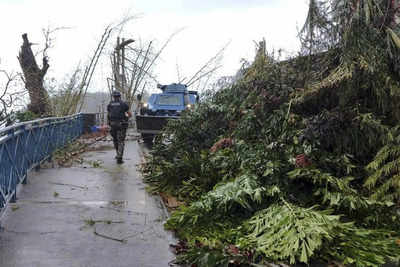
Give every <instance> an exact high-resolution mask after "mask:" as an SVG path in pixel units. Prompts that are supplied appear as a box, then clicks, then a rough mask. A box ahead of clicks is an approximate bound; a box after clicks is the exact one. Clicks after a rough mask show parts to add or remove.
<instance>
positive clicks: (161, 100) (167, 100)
mask: <svg viewBox="0 0 400 267" xmlns="http://www.w3.org/2000/svg"><path fill="white" fill-rule="evenodd" d="M157 104H158V105H167V106H179V105H182V96H181V95H159V96H158V100H157Z"/></svg>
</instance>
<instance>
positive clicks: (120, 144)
mask: <svg viewBox="0 0 400 267" xmlns="http://www.w3.org/2000/svg"><path fill="white" fill-rule="evenodd" d="M120 96H121V94H120V93H119V92H113V97H114V100H113V101H111V102H110V103H109V104H108V106H107V112H108V113H107V118H108V124H109V125H110V127H111V130H110V133H111V136H112V138H113V142H114V148H115V150H116V151H117V156H116V158H117V162H118V163H122V162H123V161H122V156H123V154H124V147H125V137H126V129H127V128H128V117H127V116H126V115H125V113H126V112H128V111H129V106H128V104H126V103H125V102H123V101H121V99H120Z"/></svg>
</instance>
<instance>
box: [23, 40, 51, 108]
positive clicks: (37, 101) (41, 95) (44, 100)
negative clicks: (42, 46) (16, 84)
mask: <svg viewBox="0 0 400 267" xmlns="http://www.w3.org/2000/svg"><path fill="white" fill-rule="evenodd" d="M22 39H23V44H22V46H21V50H20V52H19V57H18V60H19V64H20V65H21V68H22V71H23V73H24V77H25V87H26V89H27V90H28V92H29V97H30V100H31V103H30V104H29V105H28V109H29V110H30V111H32V112H33V113H35V114H38V115H46V114H49V113H50V104H49V101H48V94H47V91H46V89H45V88H44V86H43V80H44V76H45V75H46V72H47V70H48V69H49V67H50V65H49V63H48V59H47V57H43V66H42V68H39V66H38V65H37V63H36V59H35V56H34V54H33V52H32V49H31V43H30V42H29V40H28V35H27V34H26V33H24V34H23V35H22Z"/></svg>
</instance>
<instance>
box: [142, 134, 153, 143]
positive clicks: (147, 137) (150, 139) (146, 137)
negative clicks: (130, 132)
mask: <svg viewBox="0 0 400 267" xmlns="http://www.w3.org/2000/svg"><path fill="white" fill-rule="evenodd" d="M141 135H142V139H143V142H145V143H146V144H152V143H153V139H154V134H143V133H142V134H141Z"/></svg>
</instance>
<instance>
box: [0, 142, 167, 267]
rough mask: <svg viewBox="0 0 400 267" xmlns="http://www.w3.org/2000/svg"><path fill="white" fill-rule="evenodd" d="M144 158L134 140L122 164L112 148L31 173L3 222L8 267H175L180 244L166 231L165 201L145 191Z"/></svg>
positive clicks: (0, 252)
mask: <svg viewBox="0 0 400 267" xmlns="http://www.w3.org/2000/svg"><path fill="white" fill-rule="evenodd" d="M141 151H142V148H141V147H140V144H138V142H137V141H135V140H132V141H128V142H127V143H126V151H125V163H124V164H123V165H117V164H116V163H115V159H114V156H115V152H114V150H113V148H112V144H111V142H104V143H102V144H101V146H100V147H99V146H98V147H97V148H96V149H95V150H94V151H91V152H86V153H84V154H83V158H84V163H82V164H75V165H73V166H72V167H69V168H58V167H47V168H46V167H44V168H42V169H40V171H37V172H36V171H33V172H30V173H29V174H28V177H29V178H28V184H26V185H22V186H20V188H21V189H20V190H19V192H18V193H17V196H18V200H17V202H16V203H11V204H10V206H9V207H8V209H7V211H6V212H5V214H4V216H3V218H2V222H1V226H2V230H1V232H0V266H1V267H22V266H23V267H55V266H57V267H63V266H65V267H125V266H126V267H128V266H129V267H132V266H133V267H136V266H138V267H142V266H143V267H146V266H148V267H150V266H168V263H169V262H170V261H171V260H172V259H173V258H174V255H173V254H172V252H170V250H169V244H170V243H173V242H174V239H173V236H172V234H171V233H169V232H166V231H165V230H164V229H163V226H162V224H163V222H164V221H165V220H166V218H167V213H166V211H165V209H164V208H163V205H162V203H161V201H160V199H159V198H157V197H154V196H151V195H149V194H148V193H147V192H146V191H145V184H143V182H142V179H141V175H140V173H138V171H137V165H138V164H140V163H141V160H142V152H141Z"/></svg>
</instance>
